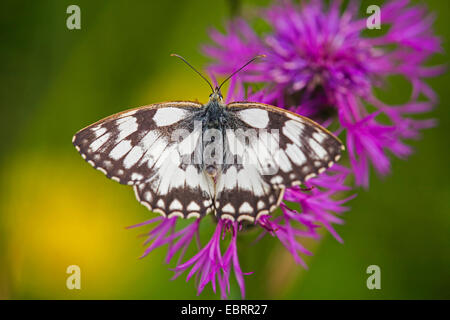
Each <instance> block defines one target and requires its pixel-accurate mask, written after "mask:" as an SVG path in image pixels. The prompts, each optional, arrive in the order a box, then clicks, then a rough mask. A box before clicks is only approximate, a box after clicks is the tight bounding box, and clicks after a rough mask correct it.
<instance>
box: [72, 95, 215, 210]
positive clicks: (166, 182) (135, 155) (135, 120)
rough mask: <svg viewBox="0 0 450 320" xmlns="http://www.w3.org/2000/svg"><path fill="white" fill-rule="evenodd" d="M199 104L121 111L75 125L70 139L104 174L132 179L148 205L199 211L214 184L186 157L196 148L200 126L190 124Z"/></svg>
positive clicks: (119, 179)
mask: <svg viewBox="0 0 450 320" xmlns="http://www.w3.org/2000/svg"><path fill="white" fill-rule="evenodd" d="M201 107H202V105H201V104H199V103H196V102H168V103H161V104H154V105H149V106H145V107H141V108H137V109H133V110H129V111H124V112H121V113H118V114H115V115H112V116H110V117H107V118H105V119H103V120H100V121H98V122H96V123H94V124H93V125H90V126H88V127H86V128H84V129H82V130H80V131H79V132H78V133H77V134H75V136H74V137H73V144H74V146H75V148H76V149H77V150H78V151H79V152H80V154H81V156H82V157H83V158H84V159H85V160H86V161H87V162H88V163H90V164H91V165H92V166H93V167H94V168H96V169H98V170H100V171H101V172H103V173H104V174H106V176H107V177H109V178H111V179H113V180H115V181H117V182H119V183H121V184H127V185H133V187H134V190H135V193H136V197H137V199H138V200H139V202H141V203H142V204H143V205H145V206H146V207H148V208H149V209H150V210H152V211H155V212H159V213H161V214H162V215H164V216H180V217H185V218H186V217H200V215H203V214H206V213H207V212H209V211H211V210H212V206H213V201H212V199H213V197H214V186H212V185H211V181H210V179H209V180H208V177H207V176H206V175H205V173H204V172H203V170H202V167H201V166H200V165H196V164H195V163H194V161H191V160H188V161H185V160H186V159H185V158H186V157H188V158H191V157H193V156H194V155H195V153H199V152H201V145H202V144H201V141H202V140H201V139H202V130H201V127H197V128H195V127H193V123H194V121H193V119H194V117H195V114H196V113H197V112H199V110H200V108H201ZM177 130H178V131H181V132H180V133H177V132H178V131H177ZM186 130H188V131H187V132H186ZM178 137H181V138H183V140H182V141H177V140H178ZM174 138H175V139H174Z"/></svg>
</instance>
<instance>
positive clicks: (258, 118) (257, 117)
mask: <svg viewBox="0 0 450 320" xmlns="http://www.w3.org/2000/svg"><path fill="white" fill-rule="evenodd" d="M237 114H238V117H239V118H240V119H241V120H242V121H244V122H245V123H246V124H248V125H250V126H252V127H254V128H259V129H264V128H266V127H267V125H268V124H269V113H268V112H267V110H264V109H259V108H254V109H244V110H242V111H239V112H237Z"/></svg>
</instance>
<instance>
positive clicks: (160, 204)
mask: <svg viewBox="0 0 450 320" xmlns="http://www.w3.org/2000/svg"><path fill="white" fill-rule="evenodd" d="M156 205H157V206H158V207H160V208H163V209H164V207H165V204H164V200H163V199H159V200H158V202H157V203H156Z"/></svg>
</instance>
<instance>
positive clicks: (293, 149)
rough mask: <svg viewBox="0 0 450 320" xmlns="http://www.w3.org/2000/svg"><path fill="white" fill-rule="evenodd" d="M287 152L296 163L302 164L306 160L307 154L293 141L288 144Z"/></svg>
mask: <svg viewBox="0 0 450 320" xmlns="http://www.w3.org/2000/svg"><path fill="white" fill-rule="evenodd" d="M286 153H287V155H288V156H289V158H290V159H291V160H292V162H294V163H295V164H297V165H299V166H301V165H302V164H304V163H305V162H306V157H305V154H304V153H303V152H302V151H301V150H300V149H299V148H298V147H297V146H296V145H294V144H293V143H289V144H288V145H287V146H286Z"/></svg>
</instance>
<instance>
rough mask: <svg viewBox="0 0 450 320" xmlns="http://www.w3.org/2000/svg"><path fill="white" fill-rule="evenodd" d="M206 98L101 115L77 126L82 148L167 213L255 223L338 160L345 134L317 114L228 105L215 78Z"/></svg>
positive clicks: (78, 144)
mask: <svg viewBox="0 0 450 320" xmlns="http://www.w3.org/2000/svg"><path fill="white" fill-rule="evenodd" d="M175 56H177V57H178V58H180V59H182V60H183V61H184V62H185V63H186V64H188V65H189V66H190V67H191V68H192V69H193V70H194V71H196V72H197V73H198V74H199V75H200V76H201V77H202V78H204V79H205V80H206V81H207V82H208V84H209V85H210V87H211V90H212V93H211V95H210V97H209V101H208V103H206V104H201V103H198V102H191V101H175V102H164V103H157V104H151V105H147V106H143V107H139V108H136V109H131V110H127V111H124V112H120V113H117V114H114V115H112V116H109V117H107V118H105V119H102V120H100V121H98V122H96V123H94V124H92V125H90V126H88V127H86V128H84V129H82V130H80V131H79V132H78V133H76V134H75V136H74V137H73V140H72V142H73V145H74V146H75V148H76V149H77V150H78V152H79V153H80V154H81V156H82V157H83V158H84V159H85V160H86V161H87V162H88V163H89V164H91V165H92V166H93V167H94V168H96V169H98V170H100V171H101V172H103V173H104V174H105V175H106V176H107V177H108V178H110V179H112V180H115V181H117V182H119V183H121V184H126V185H131V186H133V188H134V192H135V194H136V198H137V200H138V201H139V202H140V203H141V204H143V205H145V206H146V207H147V208H148V209H149V210H151V211H153V212H158V213H160V214H161V215H163V216H165V217H176V216H178V217H182V218H200V217H203V216H205V215H207V214H209V213H214V215H215V216H216V217H217V218H219V219H229V220H232V221H239V222H240V221H243V220H246V221H249V222H256V221H257V220H258V219H259V218H260V217H261V216H263V215H267V214H269V213H271V212H273V211H274V210H275V209H276V208H277V207H278V206H279V204H280V202H281V200H282V198H283V194H284V190H285V189H286V188H290V187H293V186H298V185H300V184H302V183H304V182H306V181H307V180H308V179H310V178H312V177H315V176H316V175H318V174H320V173H322V172H324V171H325V170H326V169H327V168H329V167H331V166H332V165H333V164H334V163H335V162H337V161H338V160H339V159H340V157H341V153H342V151H343V150H344V146H343V144H342V142H341V141H340V140H339V139H338V138H337V137H335V136H334V135H333V134H332V133H330V132H329V131H328V130H327V129H325V128H323V127H322V126H320V125H319V124H317V123H315V122H314V121H312V120H310V119H308V118H306V117H303V116H300V115H298V114H296V113H293V112H290V111H288V110H285V109H280V108H277V107H275V106H271V105H267V104H262V103H256V102H246V101H243V102H232V103H229V104H224V102H223V97H222V94H221V91H220V89H221V87H222V85H223V84H224V83H225V82H226V81H227V80H228V79H230V78H231V77H232V76H233V75H234V74H236V73H237V72H239V71H240V70H241V69H243V68H244V67H245V66H246V65H248V64H249V63H251V62H252V61H254V60H255V59H257V58H260V57H261V56H257V57H255V58H253V59H252V60H250V61H249V62H248V63H247V64H245V65H244V66H243V67H242V68H240V69H239V70H237V71H236V72H234V73H233V74H232V75H230V76H229V77H228V78H227V79H225V81H224V82H222V84H221V85H220V86H217V87H215V88H214V89H213V87H212V85H211V84H210V83H209V81H208V80H207V79H206V78H205V77H204V76H203V75H202V74H201V73H200V72H198V71H197V70H196V69H195V68H194V67H192V66H191V65H190V64H189V63H188V62H187V61H186V60H185V59H184V58H182V57H181V56H178V55H175Z"/></svg>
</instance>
